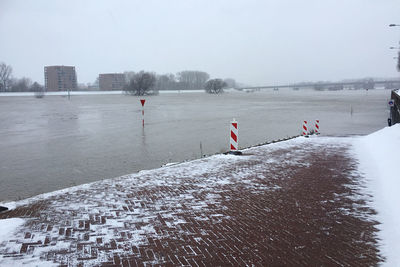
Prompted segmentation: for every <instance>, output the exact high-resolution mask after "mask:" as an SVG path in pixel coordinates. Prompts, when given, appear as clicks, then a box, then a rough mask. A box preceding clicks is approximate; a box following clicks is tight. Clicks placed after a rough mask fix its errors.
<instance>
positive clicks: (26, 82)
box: [9, 77, 32, 92]
mask: <svg viewBox="0 0 400 267" xmlns="http://www.w3.org/2000/svg"><path fill="white" fill-rule="evenodd" d="M31 85H32V81H31V79H29V78H26V77H22V78H21V79H12V80H11V81H10V82H9V87H10V91H11V92H29V91H30V90H29V88H30V87H31Z"/></svg>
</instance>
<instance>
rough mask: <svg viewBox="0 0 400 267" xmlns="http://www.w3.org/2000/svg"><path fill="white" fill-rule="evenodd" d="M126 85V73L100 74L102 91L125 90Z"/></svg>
mask: <svg viewBox="0 0 400 267" xmlns="http://www.w3.org/2000/svg"><path fill="white" fill-rule="evenodd" d="M124 86H125V75H124V74H123V73H103V74H99V88H100V90H102V91H108V90H123V89H124Z"/></svg>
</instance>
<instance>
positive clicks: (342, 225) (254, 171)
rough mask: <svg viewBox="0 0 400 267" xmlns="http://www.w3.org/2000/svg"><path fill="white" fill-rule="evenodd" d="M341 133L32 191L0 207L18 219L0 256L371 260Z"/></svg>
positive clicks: (224, 261) (29, 259) (145, 261)
mask: <svg viewBox="0 0 400 267" xmlns="http://www.w3.org/2000/svg"><path fill="white" fill-rule="evenodd" d="M343 140H344V141H343ZM345 140H348V139H343V138H342V139H337V138H322V137H321V138H310V139H305V138H301V139H296V140H291V141H287V142H284V143H279V144H273V145H268V146H262V147H257V148H252V149H250V150H248V151H246V154H247V155H245V156H241V157H237V156H236V157H235V156H224V155H219V156H214V157H210V158H205V159H201V160H197V161H195V162H189V163H183V164H179V165H175V166H170V167H164V168H161V169H158V170H153V171H142V172H140V173H138V174H134V175H129V176H124V177H120V178H117V179H112V180H105V181H101V182H97V183H93V184H90V185H85V186H81V187H76V188H73V189H71V190H69V191H67V192H61V193H57V194H52V195H50V196H42V197H36V198H33V199H31V200H29V201H26V205H22V206H20V207H18V208H16V209H15V210H13V211H10V212H8V213H4V214H0V219H4V218H11V217H22V218H26V224H25V225H24V226H23V227H22V228H21V229H19V233H18V234H16V235H15V237H14V238H12V239H10V240H9V241H8V242H4V243H3V244H0V245H1V246H0V255H2V256H3V258H2V259H1V258H0V265H2V264H3V265H8V264H10V263H13V262H15V263H30V264H33V265H36V264H41V263H44V262H43V261H46V262H48V263H52V262H54V263H57V264H61V265H71V266H75V265H82V266H91V265H103V266H112V265H113V266H120V265H122V266H143V265H145V266H151V265H187V266H226V265H235V266H246V265H256V266H262V265H264V266H265V265H286V266H300V265H325V266H329V265H342V266H371V265H377V264H378V263H379V262H381V261H382V260H383V259H382V258H381V256H380V255H379V251H378V250H377V248H376V242H377V241H376V229H375V226H376V224H377V222H375V221H374V220H373V219H372V218H373V214H374V211H373V210H372V209H371V208H369V207H368V206H367V205H366V201H367V200H368V199H369V197H370V196H368V195H365V194H363V193H361V192H362V190H361V191H360V188H362V180H363V177H362V176H361V175H360V174H359V173H358V172H357V162H356V161H355V160H354V159H352V157H351V154H350V152H349V148H350V147H351V144H350V142H347V141H345Z"/></svg>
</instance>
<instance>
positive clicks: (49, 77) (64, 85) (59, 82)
mask: <svg viewBox="0 0 400 267" xmlns="http://www.w3.org/2000/svg"><path fill="white" fill-rule="evenodd" d="M44 86H45V88H46V91H67V90H71V91H72V90H76V89H77V81H76V72H75V67H71V66H46V67H44Z"/></svg>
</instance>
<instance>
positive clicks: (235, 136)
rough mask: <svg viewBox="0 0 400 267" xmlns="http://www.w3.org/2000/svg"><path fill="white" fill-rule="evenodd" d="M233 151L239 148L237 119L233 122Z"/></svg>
mask: <svg viewBox="0 0 400 267" xmlns="http://www.w3.org/2000/svg"><path fill="white" fill-rule="evenodd" d="M230 140H231V142H230V143H231V152H232V151H237V150H238V148H239V147H238V143H239V140H238V123H237V121H236V120H235V119H233V121H232V122H231V138H230Z"/></svg>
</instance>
